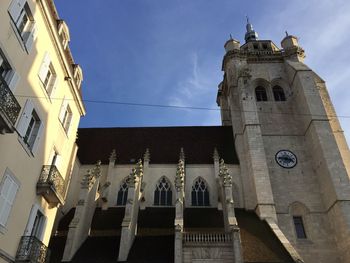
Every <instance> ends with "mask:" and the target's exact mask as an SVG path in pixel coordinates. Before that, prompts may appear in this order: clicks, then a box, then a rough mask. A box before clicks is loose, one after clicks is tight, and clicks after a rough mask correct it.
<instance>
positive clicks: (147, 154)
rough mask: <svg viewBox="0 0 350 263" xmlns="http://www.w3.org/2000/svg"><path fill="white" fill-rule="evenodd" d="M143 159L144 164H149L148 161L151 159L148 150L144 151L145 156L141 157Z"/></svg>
mask: <svg viewBox="0 0 350 263" xmlns="http://www.w3.org/2000/svg"><path fill="white" fill-rule="evenodd" d="M143 159H144V160H145V161H146V162H149V161H150V159H151V154H150V153H149V149H148V148H147V149H146V152H145V154H144V155H143Z"/></svg>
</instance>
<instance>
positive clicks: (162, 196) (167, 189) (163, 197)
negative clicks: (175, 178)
mask: <svg viewBox="0 0 350 263" xmlns="http://www.w3.org/2000/svg"><path fill="white" fill-rule="evenodd" d="M171 199H172V191H171V185H170V183H169V182H168V180H167V179H166V178H165V177H162V178H161V179H160V180H159V182H158V184H157V186H156V190H155V191H154V205H168V206H170V205H171Z"/></svg>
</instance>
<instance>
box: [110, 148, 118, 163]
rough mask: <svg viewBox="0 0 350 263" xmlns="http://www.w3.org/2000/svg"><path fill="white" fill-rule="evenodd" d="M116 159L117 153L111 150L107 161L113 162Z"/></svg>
mask: <svg viewBox="0 0 350 263" xmlns="http://www.w3.org/2000/svg"><path fill="white" fill-rule="evenodd" d="M116 158H117V152H116V150H115V149H113V150H112V152H111V155H110V156H109V161H110V162H114V161H115V159H116Z"/></svg>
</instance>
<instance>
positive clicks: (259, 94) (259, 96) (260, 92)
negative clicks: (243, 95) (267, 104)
mask: <svg viewBox="0 0 350 263" xmlns="http://www.w3.org/2000/svg"><path fill="white" fill-rule="evenodd" d="M255 96H256V101H267V94H266V90H265V88H264V87H261V86H258V87H256V88H255Z"/></svg>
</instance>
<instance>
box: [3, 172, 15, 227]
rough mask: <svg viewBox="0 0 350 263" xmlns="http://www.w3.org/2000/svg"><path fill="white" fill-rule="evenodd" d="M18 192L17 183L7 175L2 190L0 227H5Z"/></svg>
mask: <svg viewBox="0 0 350 263" xmlns="http://www.w3.org/2000/svg"><path fill="white" fill-rule="evenodd" d="M17 190H18V185H17V183H16V182H15V181H14V180H13V179H12V178H11V176H10V175H8V174H5V176H4V179H3V184H2V186H1V189H0V225H2V226H5V225H6V223H7V219H8V217H9V215H10V212H11V208H12V205H13V202H14V200H15V197H16V194H17Z"/></svg>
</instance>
